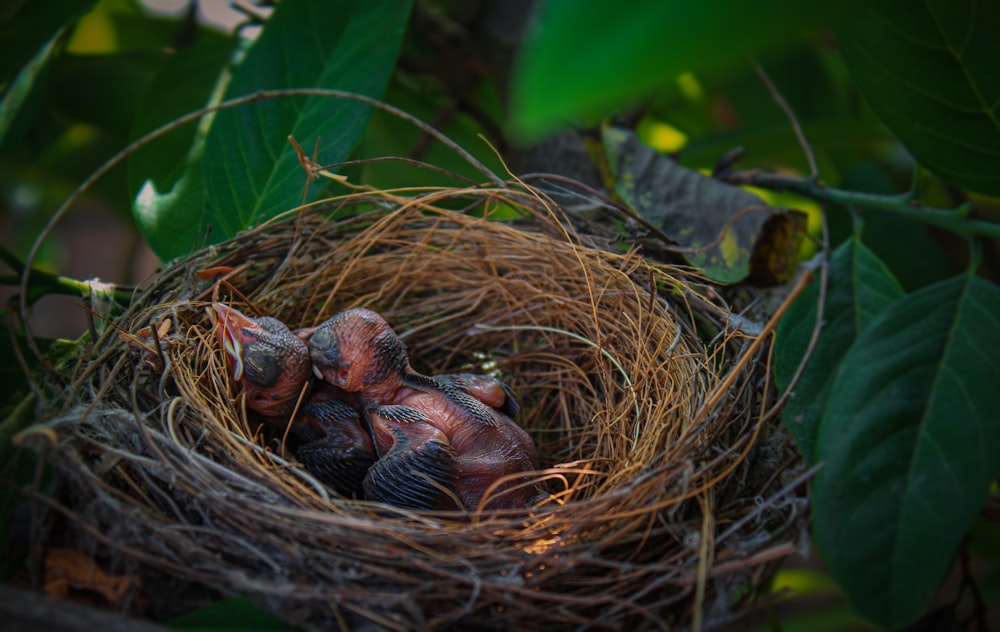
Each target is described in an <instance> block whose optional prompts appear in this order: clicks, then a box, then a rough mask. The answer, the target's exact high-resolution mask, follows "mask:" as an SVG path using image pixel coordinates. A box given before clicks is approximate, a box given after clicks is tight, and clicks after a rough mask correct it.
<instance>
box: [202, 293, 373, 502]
mask: <svg viewBox="0 0 1000 632" xmlns="http://www.w3.org/2000/svg"><path fill="white" fill-rule="evenodd" d="M209 314H210V315H212V317H213V319H214V321H215V325H216V328H215V333H216V336H217V337H218V339H219V341H220V343H221V344H222V347H223V349H224V350H225V353H226V361H227V364H228V366H229V371H230V377H231V378H232V379H233V380H234V381H235V382H236V383H237V384H238V385H239V387H240V391H241V394H243V395H244V396H245V398H246V405H247V408H249V409H250V410H253V411H255V412H257V413H258V414H260V416H261V417H263V418H264V420H265V421H267V422H268V423H270V424H272V425H274V426H276V427H278V428H280V429H282V430H283V429H285V428H287V426H288V423H289V422H290V421H292V419H291V416H292V414H293V413H294V412H295V410H296V406H297V405H298V406H299V408H298V413H297V415H296V417H295V419H294V421H293V423H292V433H293V435H294V436H295V437H296V438H297V439H298V440H299V441H301V442H302V443H301V445H300V447H299V448H298V449H296V454H297V456H298V457H299V459H300V460H301V461H302V462H303V463H304V464H305V465H306V468H307V469H308V470H309V471H310V472H312V473H314V474H315V475H316V476H317V477H319V478H320V479H321V480H323V481H324V482H325V483H327V484H329V485H330V486H331V487H334V489H336V490H337V491H338V492H339V493H341V494H343V495H345V496H352V495H354V496H360V495H361V481H362V479H363V478H364V476H365V473H366V472H367V469H368V467H369V466H370V465H371V463H372V462H374V460H375V454H374V452H375V451H374V446H373V444H372V439H371V436H370V434H369V433H368V431H367V429H366V428H365V427H364V426H362V425H361V420H360V417H359V416H358V413H357V411H356V410H354V409H353V408H352V407H351V406H349V405H348V404H346V403H344V401H343V399H344V397H343V395H344V393H342V392H340V391H338V390H337V389H335V388H334V387H332V386H325V385H324V386H325V388H320V389H315V390H311V384H310V380H311V377H312V375H311V373H312V363H311V361H310V360H309V350H308V347H307V346H306V343H305V342H304V341H303V340H301V339H300V338H299V337H297V336H296V335H294V334H293V333H292V332H291V331H289V330H288V328H287V327H285V325H284V324H282V323H281V322H279V321H277V320H275V319H273V318H249V317H247V316H245V315H244V314H242V313H240V312H239V311H238V310H235V309H233V308H231V307H227V306H225V305H222V304H220V303H213V304H212V308H211V309H210V310H209Z"/></svg>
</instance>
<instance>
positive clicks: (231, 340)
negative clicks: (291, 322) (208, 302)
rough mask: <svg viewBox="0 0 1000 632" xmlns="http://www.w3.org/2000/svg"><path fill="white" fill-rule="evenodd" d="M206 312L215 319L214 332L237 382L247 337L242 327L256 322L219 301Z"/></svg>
mask: <svg viewBox="0 0 1000 632" xmlns="http://www.w3.org/2000/svg"><path fill="white" fill-rule="evenodd" d="M208 313H209V315H210V316H212V318H213V319H214V320H215V334H216V335H217V336H218V337H219V342H221V343H222V348H223V349H224V350H225V352H226V355H227V356H229V361H230V364H231V365H232V367H233V379H234V380H236V381H237V382H238V381H239V380H240V379H241V378H242V377H243V342H244V339H245V338H246V337H247V336H246V334H244V333H243V330H244V329H254V328H256V327H258V325H257V323H255V322H254V321H252V320H250V319H249V318H247V317H246V316H244V315H243V314H241V313H240V312H238V311H236V310H235V309H233V308H231V307H226V306H225V305H223V304H221V303H212V307H211V308H210V309H209V310H208Z"/></svg>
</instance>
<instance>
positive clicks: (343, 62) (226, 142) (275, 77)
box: [204, 0, 411, 236]
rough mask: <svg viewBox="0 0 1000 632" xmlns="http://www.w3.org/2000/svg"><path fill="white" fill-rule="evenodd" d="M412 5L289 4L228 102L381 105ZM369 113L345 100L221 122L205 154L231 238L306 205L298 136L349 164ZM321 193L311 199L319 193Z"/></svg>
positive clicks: (233, 114) (240, 72)
mask: <svg viewBox="0 0 1000 632" xmlns="http://www.w3.org/2000/svg"><path fill="white" fill-rule="evenodd" d="M410 5H411V1H410V0H371V1H369V2H355V1H352V0H336V1H331V0H299V1H296V2H282V3H281V4H279V5H278V7H277V9H275V11H274V13H273V15H272V16H271V18H270V19H269V20H268V22H267V24H266V26H265V28H264V31H263V33H261V36H260V38H259V39H258V40H257V41H256V42H255V44H254V46H253V47H252V48H251V49H250V52H249V53H248V54H247V57H246V59H245V60H244V61H243V63H242V64H241V65H240V67H239V68H238V69H237V71H236V73H235V76H234V77H233V80H232V82H231V83H230V85H229V87H228V89H227V92H226V95H227V98H228V97H233V96H240V95H245V94H251V93H253V92H255V91H257V90H261V89H280V88H328V89H339V90H346V91H350V92H356V93H360V94H364V95H367V96H371V97H379V96H380V95H381V94H382V92H383V90H384V89H385V86H386V84H387V82H388V80H389V76H390V74H391V73H392V70H393V67H394V63H395V60H396V56H397V54H398V52H399V46H400V42H401V41H402V37H403V31H404V28H405V26H406V20H407V16H408V15H409V11H410ZM369 114H370V107H368V106H366V105H363V104H360V103H357V102H354V101H347V100H343V99H333V98H319V97H311V98H283V99H273V100H270V101H266V102H262V103H256V104H250V105H246V106H243V107H239V108H233V109H230V110H226V111H223V112H220V113H219V114H218V116H217V117H216V119H215V122H214V123H213V124H212V129H211V131H210V132H209V136H208V143H207V147H206V150H205V162H204V168H205V188H206V191H207V193H208V200H209V204H210V206H211V207H212V211H213V214H214V217H215V221H216V222H217V226H215V228H216V229H217V230H218V231H219V232H221V234H222V235H225V236H232V235H235V234H236V233H237V232H239V231H240V230H243V229H246V228H248V227H250V226H254V225H256V224H258V223H260V222H262V221H264V220H267V219H269V218H271V217H274V216H276V215H278V214H279V213H282V212H284V211H287V210H289V209H291V208H294V207H296V206H298V205H299V204H301V202H302V197H303V187H304V185H305V184H306V181H307V180H306V174H305V173H304V172H303V171H302V168H301V166H300V165H299V162H298V158H297V157H296V154H295V152H294V150H293V149H292V147H291V146H290V145H289V142H288V140H287V139H288V136H289V135H292V136H294V137H295V139H296V140H297V141H298V142H299V143H300V144H301V146H302V147H303V148H304V149H305V150H306V151H308V152H309V153H310V154H312V150H313V148H314V147H316V142H317V140H318V141H319V146H318V152H317V155H316V157H315V160H316V162H318V163H320V164H332V163H336V162H340V161H343V160H344V159H346V158H347V157H348V155H350V153H351V151H352V150H353V149H354V147H355V145H357V143H358V141H359V140H360V138H361V136H362V134H363V133H364V129H365V125H366V123H367V121H368V116H369ZM320 192H321V191H320V187H316V190H315V191H313V192H312V193H311V195H310V196H308V197H307V199H313V198H315V197H316V196H317V195H318V194H319V193H320Z"/></svg>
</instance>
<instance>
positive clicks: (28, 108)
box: [0, 35, 59, 146]
mask: <svg viewBox="0 0 1000 632" xmlns="http://www.w3.org/2000/svg"><path fill="white" fill-rule="evenodd" d="M58 37H59V36H58V35H57V36H56V37H53V38H52V39H51V40H49V42H48V44H46V45H45V46H43V47H42V49H41V50H40V51H38V54H37V55H35V56H34V57H33V58H32V59H31V60H30V61H29V62H28V63H27V64H25V65H24V67H23V68H21V72H19V73H17V77H15V78H14V81H13V82H12V83H11V85H10V86H8V87H7V90H6V91H5V92H4V93H3V98H2V100H0V146H2V145H3V144H4V143H6V142H8V141H9V139H10V138H12V137H16V136H18V135H19V134H20V133H21V132H23V131H24V129H25V128H26V127H28V124H29V122H30V121H31V120H32V119H33V118H34V116H33V115H34V112H35V111H36V110H37V109H38V106H39V103H40V102H41V94H40V93H41V92H42V91H43V90H42V87H43V86H44V84H45V81H44V79H45V74H46V71H47V70H48V66H49V59H50V58H51V56H52V51H53V50H54V48H55V43H56V40H57V39H58Z"/></svg>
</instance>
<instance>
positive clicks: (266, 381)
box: [243, 343, 280, 386]
mask: <svg viewBox="0 0 1000 632" xmlns="http://www.w3.org/2000/svg"><path fill="white" fill-rule="evenodd" d="M243 363H244V370H243V372H244V374H245V375H246V377H247V379H248V380H250V381H251V382H253V383H254V384H257V385H259V386H271V385H272V384H274V383H275V381H277V379H278V373H279V368H280V367H279V366H278V364H279V363H278V360H277V358H275V357H274V353H273V350H272V349H269V348H268V347H265V346H263V345H260V344H257V343H250V344H248V345H246V347H245V348H244V350H243Z"/></svg>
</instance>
